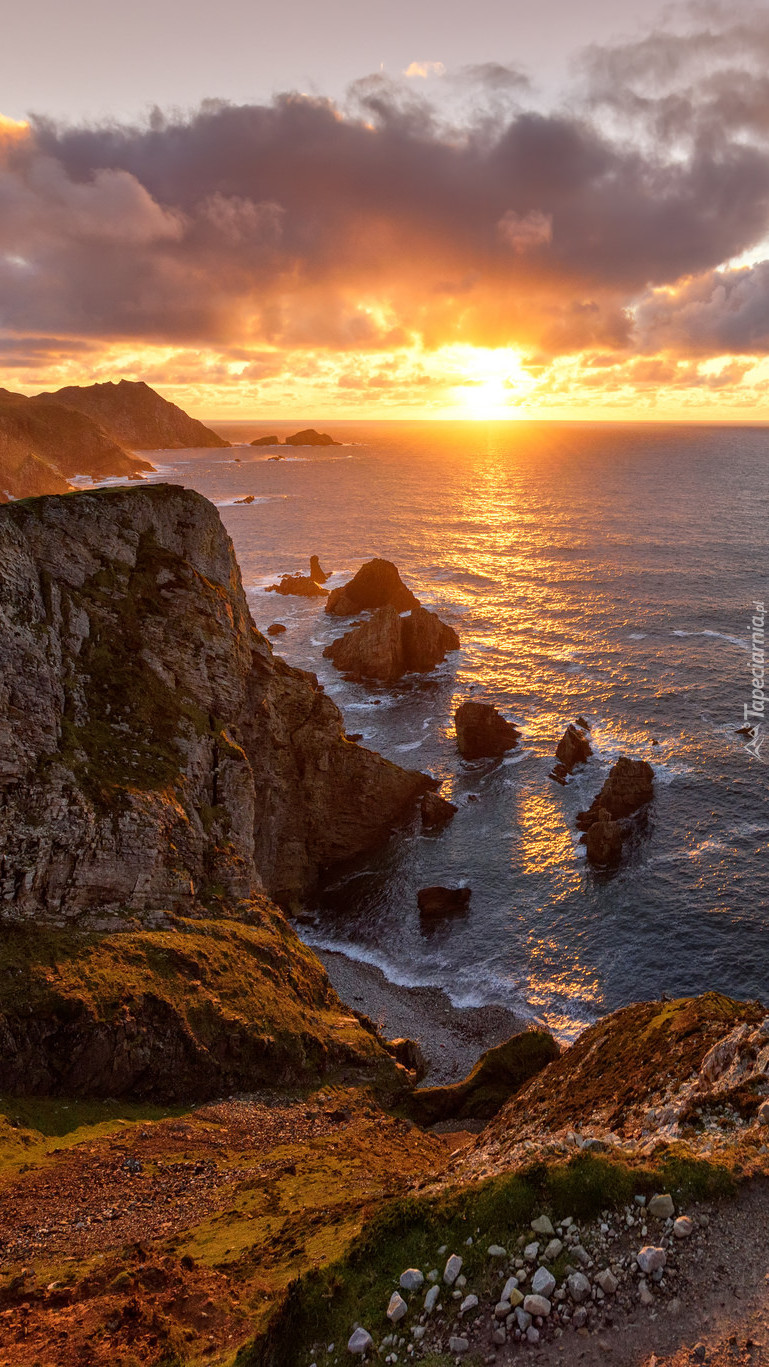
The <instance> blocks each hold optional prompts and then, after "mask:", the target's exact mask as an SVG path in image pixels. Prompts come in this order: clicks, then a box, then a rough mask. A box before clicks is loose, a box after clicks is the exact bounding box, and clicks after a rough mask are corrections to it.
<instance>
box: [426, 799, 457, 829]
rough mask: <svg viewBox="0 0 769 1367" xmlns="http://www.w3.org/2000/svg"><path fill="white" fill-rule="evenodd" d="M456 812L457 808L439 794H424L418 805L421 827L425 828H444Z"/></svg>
mask: <svg viewBox="0 0 769 1367" xmlns="http://www.w3.org/2000/svg"><path fill="white" fill-rule="evenodd" d="M458 811H459V808H458V807H456V806H455V805H454V803H453V802H449V801H448V800H447V799H446V798H445V797H441V795H440V793H425V795H424V797H423V798H422V802H421V804H420V812H421V815H422V825H423V826H427V827H433V826H445V825H446V823H447V821H451V818H452V817H453V816H456V814H457V812H458Z"/></svg>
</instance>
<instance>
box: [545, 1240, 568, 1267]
mask: <svg viewBox="0 0 769 1367" xmlns="http://www.w3.org/2000/svg"><path fill="white" fill-rule="evenodd" d="M562 1253H563V1243H562V1242H561V1240H560V1239H551V1240H550V1243H549V1244H548V1246H547V1248H546V1249H545V1251H544V1253H543V1254H542V1257H543V1258H544V1260H545V1262H546V1263H554V1262H555V1260H556V1258H559V1257H560V1256H561V1254H562Z"/></svg>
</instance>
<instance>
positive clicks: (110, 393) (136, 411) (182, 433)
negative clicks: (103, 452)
mask: <svg viewBox="0 0 769 1367" xmlns="http://www.w3.org/2000/svg"><path fill="white" fill-rule="evenodd" d="M37 397H38V399H40V400H41V402H49V403H55V404H63V405H64V406H65V407H67V408H69V409H75V410H77V412H79V413H85V414H86V416H87V417H89V418H92V419H93V420H94V422H97V423H100V424H101V425H102V427H104V428H105V429H106V431H108V432H110V433H112V435H113V436H114V437H115V438H116V440H117V441H119V442H121V443H122V444H123V445H125V446H129V447H131V448H132V449H133V450H138V451H159V450H167V449H169V448H171V449H173V448H177V449H178V448H180V447H188V446H189V447H195V446H229V445H230V443H229V442H228V441H225V440H224V438H223V437H220V436H218V435H217V433H216V432H212V431H211V429H210V427H205V426H204V425H203V423H202V422H198V420H197V418H191V417H190V416H189V414H187V413H185V412H184V409H183V408H179V407H178V406H177V405H176V404H175V403H169V401H168V399H164V398H162V397H161V395H160V394H158V393H156V391H155V390H154V389H150V387H149V385H148V384H145V383H144V381H143V380H118V381H117V383H113V382H112V381H107V383H106V384H89V385H67V386H66V388H64V389H57V390H56V392H55V393H53V394H51V393H45V394H39V395H38V396H37Z"/></svg>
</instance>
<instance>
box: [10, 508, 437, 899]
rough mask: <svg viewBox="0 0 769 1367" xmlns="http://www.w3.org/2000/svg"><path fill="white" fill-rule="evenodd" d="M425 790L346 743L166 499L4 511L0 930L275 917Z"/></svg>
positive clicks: (231, 575) (306, 677)
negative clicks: (48, 924)
mask: <svg viewBox="0 0 769 1367" xmlns="http://www.w3.org/2000/svg"><path fill="white" fill-rule="evenodd" d="M430 786H432V785H431V781H430V780H428V779H426V778H425V776H424V775H422V774H419V773H414V772H409V771H405V770H403V769H400V768H398V767H397V766H396V765H393V764H390V763H389V762H388V761H386V760H384V759H383V758H382V757H381V756H379V755H376V754H373V753H372V752H370V751H367V750H365V749H362V748H361V747H359V746H357V745H354V744H352V743H351V742H349V741H347V740H346V739H345V736H344V733H343V729H342V719H341V716H340V713H339V711H338V709H337V708H336V706H335V705H334V703H332V702H331V700H330V699H329V698H328V697H327V696H326V695H325V694H324V692H323V689H322V688H321V687H320V686H319V685H318V683H317V680H316V679H315V677H314V676H313V675H311V674H307V673H305V672H303V671H300V670H296V669H292V668H290V667H289V666H288V665H287V664H285V662H284V661H282V660H281V659H279V658H277V657H275V656H274V655H273V653H272V650H271V647H270V646H269V644H268V642H267V641H266V640H265V639H264V637H262V636H261V635H260V634H259V633H258V632H257V630H256V628H255V627H254V625H253V622H252V621H251V618H250V615H249V612H248V606H247V603H246V599H245V595H244V593H243V588H242V584H241V580H240V573H239V570H238V566H237V563H236V561H235V557H234V553H233V550H232V545H231V543H230V541H229V538H228V537H227V535H226V533H225V531H224V528H223V527H222V524H221V521H220V519H219V516H218V514H217V512H216V510H215V508H214V507H213V506H212V505H211V504H210V503H208V502H207V500H206V499H204V498H202V497H201V496H200V495H198V494H195V493H193V492H191V491H185V490H182V489H178V488H174V487H172V486H169V485H154V486H145V487H141V488H137V489H133V490H100V491H98V492H94V493H82V494H78V495H76V496H66V497H63V498H62V497H50V498H42V499H38V500H34V501H32V502H29V503H25V504H9V505H7V506H6V507H4V508H2V509H0V849H1V850H2V856H1V857H0V915H4V916H5V917H6V919H7V918H10V919H13V920H17V921H18V920H23V919H25V918H35V917H40V916H41V915H44V916H46V917H48V918H53V919H55V920H58V921H61V922H62V923H71V922H73V921H74V922H76V921H78V920H79V919H81V918H86V920H87V919H88V918H89V917H90V918H93V916H94V915H98V917H100V918H104V917H105V916H107V917H108V918H109V914H114V913H123V912H126V911H130V912H146V911H148V910H153V909H157V908H163V909H171V910H176V911H180V912H185V913H195V912H196V911H200V910H202V909H208V911H209V912H211V911H212V910H213V911H216V910H217V909H218V908H219V907H222V908H224V907H226V906H230V907H231V906H232V904H233V902H234V901H237V900H238V899H240V898H247V897H248V896H249V895H250V894H251V893H252V891H253V890H254V889H255V888H259V887H261V888H264V889H266V890H267V891H268V892H270V893H271V894H273V895H274V896H277V897H279V898H281V899H282V900H284V901H285V900H287V899H291V898H293V897H296V896H298V895H300V894H301V893H302V891H303V890H305V889H306V888H307V887H309V886H310V885H311V884H312V882H313V881H314V880H315V878H316V877H317V875H318V873H319V871H320V870H321V869H322V868H323V867H324V866H326V865H328V864H331V863H333V862H334V861H336V860H339V859H342V858H345V857H347V856H351V855H353V854H356V853H358V852H360V851H361V850H363V849H365V848H367V847H368V846H370V845H372V844H374V843H375V842H376V841H377V840H379V839H380V838H381V837H382V835H383V834H385V833H386V832H387V831H388V830H389V828H390V826H391V825H392V823H393V822H395V821H397V820H398V819H399V817H400V816H401V815H402V813H403V812H404V810H406V809H407V808H408V807H409V805H410V804H411V803H412V802H413V800H414V798H415V797H416V796H417V794H419V793H421V792H423V791H425V790H426V788H428V787H430Z"/></svg>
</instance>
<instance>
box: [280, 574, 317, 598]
mask: <svg viewBox="0 0 769 1367" xmlns="http://www.w3.org/2000/svg"><path fill="white" fill-rule="evenodd" d="M265 593H284V594H287V595H290V596H292V597H294V598H325V596H326V594H327V593H328V589H324V588H321V586H320V584H316V583H315V580H314V579H310V577H309V575H304V574H284V575H283V578H282V579H281V581H280V583H279V584H269V585H268V587H267V588H266V589H265Z"/></svg>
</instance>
